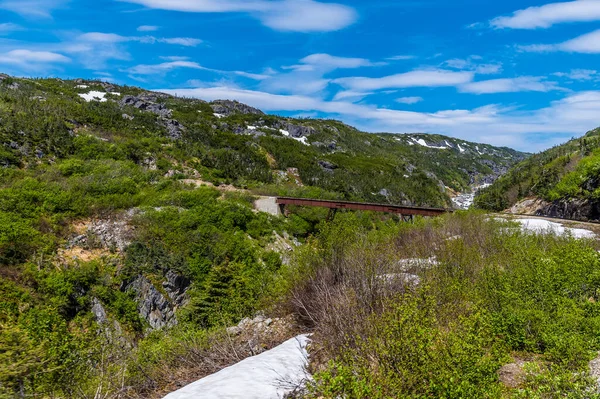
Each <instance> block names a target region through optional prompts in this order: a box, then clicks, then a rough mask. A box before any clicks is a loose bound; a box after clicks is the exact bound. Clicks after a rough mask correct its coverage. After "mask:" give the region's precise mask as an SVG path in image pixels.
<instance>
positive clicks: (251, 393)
mask: <svg viewBox="0 0 600 399" xmlns="http://www.w3.org/2000/svg"><path fill="white" fill-rule="evenodd" d="M308 343H309V339H308V336H306V335H300V336H298V337H296V338H292V339H290V340H288V341H286V342H284V343H283V344H281V345H279V346H278V347H276V348H274V349H271V350H270V351H267V352H264V353H261V354H260V355H257V356H253V357H249V358H247V359H245V360H242V361H241V362H239V363H237V364H235V365H233V366H231V367H227V368H225V369H223V370H221V371H219V372H218V373H215V374H212V375H210V376H208V377H205V378H203V379H201V380H198V381H196V382H194V383H192V384H190V385H188V386H186V387H184V388H182V389H180V390H178V391H175V392H173V393H170V394H169V395H167V396H165V397H164V399H199V398H202V399H280V398H283V397H285V395H287V394H289V393H291V392H293V391H294V390H296V389H298V388H300V387H302V386H303V384H304V383H305V382H306V381H307V379H309V378H310V375H309V374H308V372H307V371H306V367H307V366H308V352H307V350H306V347H307V346H308Z"/></svg>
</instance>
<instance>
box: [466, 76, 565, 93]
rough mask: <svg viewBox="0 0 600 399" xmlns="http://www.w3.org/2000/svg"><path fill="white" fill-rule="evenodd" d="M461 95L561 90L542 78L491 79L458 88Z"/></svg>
mask: <svg viewBox="0 0 600 399" xmlns="http://www.w3.org/2000/svg"><path fill="white" fill-rule="evenodd" d="M459 90H460V91H461V92H463V93H473V94H492V93H517V92H523V91H537V92H544V93H545V92H549V91H553V90H561V88H560V87H558V86H557V85H556V83H555V82H549V81H546V80H545V79H544V78H542V77H537V76H522V77H518V78H505V79H491V80H483V81H479V82H471V83H467V84H464V85H461V86H460V87H459Z"/></svg>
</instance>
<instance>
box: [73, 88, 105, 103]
mask: <svg viewBox="0 0 600 399" xmlns="http://www.w3.org/2000/svg"><path fill="white" fill-rule="evenodd" d="M78 95H79V97H81V98H83V99H84V100H85V101H87V102H88V103H89V102H90V101H100V102H101V103H103V102H105V101H106V98H105V96H106V93H103V92H101V91H93V90H92V91H90V92H89V93H85V94H78Z"/></svg>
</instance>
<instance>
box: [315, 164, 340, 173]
mask: <svg viewBox="0 0 600 399" xmlns="http://www.w3.org/2000/svg"><path fill="white" fill-rule="evenodd" d="M319 166H320V167H321V168H323V169H324V170H325V171H326V172H333V171H334V170H336V169H337V168H338V166H337V165H336V164H334V163H331V162H329V161H319Z"/></svg>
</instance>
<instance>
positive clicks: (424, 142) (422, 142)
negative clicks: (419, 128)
mask: <svg viewBox="0 0 600 399" xmlns="http://www.w3.org/2000/svg"><path fill="white" fill-rule="evenodd" d="M411 138H412V139H413V141H414V142H415V143H417V144H419V145H422V146H423V147H427V148H435V149H437V150H447V149H448V147H436V146H433V145H429V144H427V142H426V141H425V140H423V139H418V140H417V139H415V138H414V137H411Z"/></svg>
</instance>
